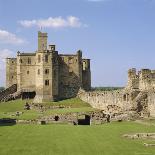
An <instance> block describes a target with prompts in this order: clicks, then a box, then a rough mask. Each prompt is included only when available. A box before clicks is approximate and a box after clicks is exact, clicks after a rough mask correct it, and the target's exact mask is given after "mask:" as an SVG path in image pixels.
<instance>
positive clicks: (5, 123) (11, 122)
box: [0, 118, 16, 127]
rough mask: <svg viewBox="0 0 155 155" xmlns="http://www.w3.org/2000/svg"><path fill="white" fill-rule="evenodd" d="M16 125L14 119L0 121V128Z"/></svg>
mask: <svg viewBox="0 0 155 155" xmlns="http://www.w3.org/2000/svg"><path fill="white" fill-rule="evenodd" d="M15 124H16V119H12V118H1V119H0V127H1V126H12V125H15Z"/></svg>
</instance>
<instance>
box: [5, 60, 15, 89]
mask: <svg viewBox="0 0 155 155" xmlns="http://www.w3.org/2000/svg"><path fill="white" fill-rule="evenodd" d="M13 84H17V59H16V58H6V88H8V87H10V86H12V85H13Z"/></svg>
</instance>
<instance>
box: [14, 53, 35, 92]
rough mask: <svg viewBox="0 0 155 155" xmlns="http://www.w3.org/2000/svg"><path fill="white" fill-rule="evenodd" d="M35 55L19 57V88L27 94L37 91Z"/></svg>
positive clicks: (20, 55) (21, 55)
mask: <svg viewBox="0 0 155 155" xmlns="http://www.w3.org/2000/svg"><path fill="white" fill-rule="evenodd" d="M35 66H36V64H35V55H33V56H32V55H29V54H22V53H21V54H19V55H18V56H17V88H18V90H22V91H25V92H29V91H30V92H31V91H35Z"/></svg>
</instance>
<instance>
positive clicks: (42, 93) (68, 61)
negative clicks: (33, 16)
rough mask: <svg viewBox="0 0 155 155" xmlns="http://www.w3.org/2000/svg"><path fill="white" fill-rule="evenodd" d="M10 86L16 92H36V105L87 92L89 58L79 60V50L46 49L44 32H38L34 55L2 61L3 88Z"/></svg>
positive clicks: (51, 47) (19, 53) (89, 77)
mask: <svg viewBox="0 0 155 155" xmlns="http://www.w3.org/2000/svg"><path fill="white" fill-rule="evenodd" d="M13 84H17V89H18V91H21V92H27V93H31V92H36V96H35V99H34V102H36V103H40V102H44V101H56V100H59V99H65V98H70V97H75V96H76V95H77V93H78V91H79V89H80V88H83V89H85V90H90V89H91V72H90V59H82V52H81V51H80V50H79V51H77V53H76V54H58V51H56V49H55V45H49V46H48V47H47V33H42V32H38V50H37V51H36V52H34V53H24V52H17V58H7V59H6V87H7V88H8V87H10V86H12V85H13Z"/></svg>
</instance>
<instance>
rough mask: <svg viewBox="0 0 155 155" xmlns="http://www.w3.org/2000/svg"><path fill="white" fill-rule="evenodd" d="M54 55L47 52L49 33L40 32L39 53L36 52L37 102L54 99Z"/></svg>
mask: <svg viewBox="0 0 155 155" xmlns="http://www.w3.org/2000/svg"><path fill="white" fill-rule="evenodd" d="M51 60H52V53H51V52H50V51H49V50H47V33H42V32H38V51H37V52H36V97H35V101H36V100H37V101H36V102H44V101H49V100H53V98H52V68H51V64H52V62H51Z"/></svg>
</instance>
